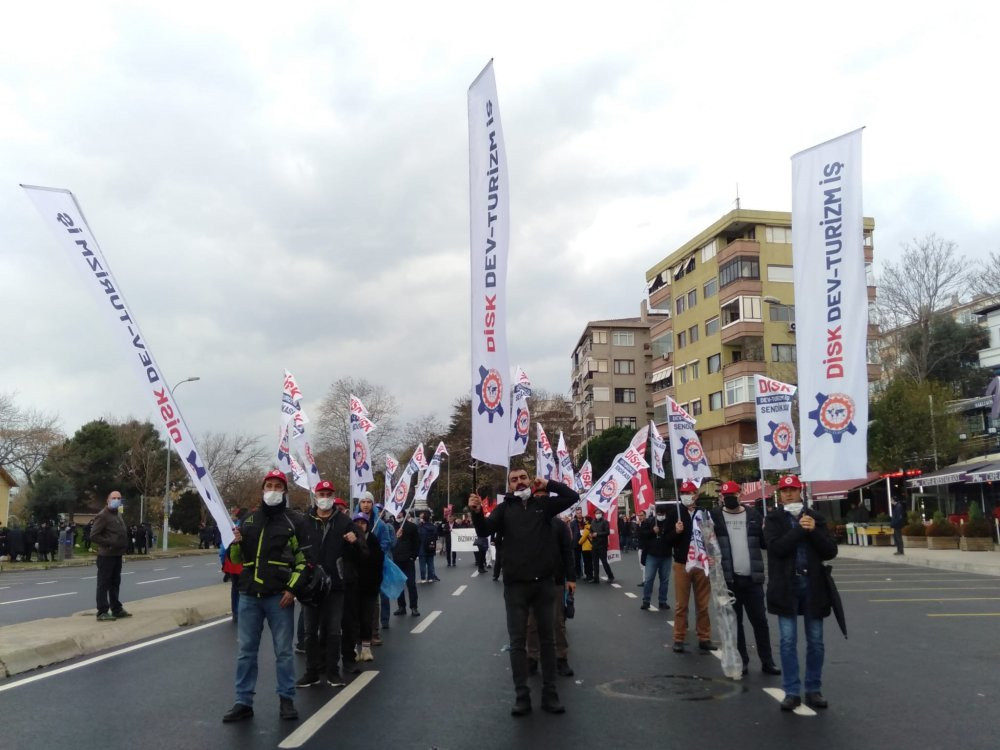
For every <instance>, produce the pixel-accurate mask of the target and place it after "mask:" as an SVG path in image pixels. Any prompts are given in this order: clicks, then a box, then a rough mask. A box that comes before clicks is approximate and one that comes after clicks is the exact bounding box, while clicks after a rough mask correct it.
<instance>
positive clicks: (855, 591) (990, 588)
mask: <svg viewBox="0 0 1000 750" xmlns="http://www.w3.org/2000/svg"><path fill="white" fill-rule="evenodd" d="M998 588H1000V585H997V586H915V587H913V588H908V589H899V588H892V589H840V593H841V594H844V593H851V594H867V593H871V592H873V591H996V590H997V589H998Z"/></svg>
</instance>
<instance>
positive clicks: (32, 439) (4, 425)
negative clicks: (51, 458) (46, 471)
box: [0, 393, 66, 487]
mask: <svg viewBox="0 0 1000 750" xmlns="http://www.w3.org/2000/svg"><path fill="white" fill-rule="evenodd" d="M65 439H66V436H65V435H64V434H63V433H62V431H61V430H60V429H59V417H58V416H56V415H55V414H45V413H43V412H40V411H38V410H36V409H22V408H20V407H19V406H18V405H17V403H16V401H15V400H14V397H13V395H11V394H6V393H0V466H7V467H10V468H12V469H14V470H15V472H17V473H19V474H20V475H21V476H23V477H24V479H25V481H26V482H27V484H28V486H29V487H30V486H33V484H34V482H33V476H34V474H35V472H36V471H37V470H38V468H39V467H40V466H41V465H42V462H43V461H44V460H45V458H46V456H48V455H49V451H51V450H52V448H53V447H55V446H56V445H59V444H60V443H62V442H63V441H64V440H65Z"/></svg>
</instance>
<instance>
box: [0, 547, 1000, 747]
mask: <svg viewBox="0 0 1000 750" xmlns="http://www.w3.org/2000/svg"><path fill="white" fill-rule="evenodd" d="M835 563H836V561H835ZM461 565H462V567H459V568H456V569H450V568H439V570H438V575H439V576H440V577H441V578H442V579H443V581H442V582H441V583H436V584H429V585H419V592H420V610H421V612H422V614H423V616H422V617H420V618H414V617H411V616H410V615H406V616H405V617H393V618H392V627H391V629H390V630H388V631H387V632H386V634H385V641H386V644H385V646H383V647H381V648H377V649H376V650H375V654H376V661H375V662H373V663H372V664H371V665H369V670H370V672H372V673H374V672H377V674H372V675H371V676H367V675H366V676H363V679H362V680H359V681H356V682H355V683H354V684H352V686H349V687H348V688H345V689H342V690H335V689H331V688H318V687H316V688H309V689H307V690H300V691H299V693H298V696H297V698H296V704H297V706H298V708H299V711H300V713H301V715H302V719H301V720H300V721H299V722H282V721H280V720H279V719H278V717H277V699H276V696H275V694H274V692H273V691H274V670H273V659H272V657H271V655H270V653H271V652H270V646H269V639H268V638H267V635H266V633H265V637H264V641H263V646H262V649H261V671H260V679H259V682H258V685H257V688H258V689H257V697H256V702H255V711H256V716H255V718H254V719H253V720H252V721H249V722H244V723H241V724H237V725H224V724H222V723H221V721H220V719H221V716H222V714H223V713H224V712H225V710H226V709H228V708H229V706H230V705H231V704H232V700H233V698H232V679H233V671H234V656H235V638H234V629H233V626H232V625H231V624H230V623H229V622H228V621H221V622H219V623H217V624H212V625H208V626H203V627H202V628H201V629H192V630H190V631H179V635H178V636H177V637H174V638H172V639H170V640H166V641H164V640H156V641H153V642H151V645H149V646H148V647H145V648H140V649H135V650H132V651H129V652H128V653H123V654H119V655H109V656H108V657H107V658H102V659H100V660H97V661H94V662H92V663H87V662H86V661H84V662H82V663H83V666H80V667H79V668H76V669H70V670H69V671H64V672H59V671H58V670H50V671H48V672H42V673H39V674H37V675H32V676H30V677H28V678H24V677H23V676H22V678H20V679H14V680H8V681H6V682H4V683H0V705H2V706H3V711H2V715H3V723H4V733H3V734H4V736H6V737H32V739H33V741H34V742H36V743H40V745H41V746H74V747H101V746H104V747H126V746H130V745H132V744H134V743H135V742H136V741H137V732H140V733H141V744H142V745H143V747H144V748H171V749H173V748H188V747H191V746H192V743H197V745H198V746H204V747H236V746H239V747H240V748H241V749H242V750H250V749H251V748H273V747H275V746H277V745H279V743H283V746H286V747H291V746H300V747H304V748H310V749H315V750H319V749H320V748H329V747H337V748H370V747H373V746H374V747H392V748H439V749H442V750H443V749H445V748H476V749H481V748H487V749H488V748H510V747H522V748H546V749H547V750H548V749H552V748H562V747H594V746H597V745H599V746H601V747H604V748H608V749H609V750H610V749H611V748H617V747H626V746H635V747H666V746H676V745H679V744H681V743H690V744H692V745H695V744H697V745H698V746H700V747H703V748H716V747H718V748H729V747H740V748H751V749H756V748H760V749H761V750H765V748H766V750H774V748H775V747H786V746H787V747H828V748H856V747H879V746H881V747H905V746H909V745H916V744H917V743H919V746H921V747H927V748H937V747H947V746H952V745H956V744H957V743H960V746H961V747H963V748H996V747H997V746H998V742H997V736H996V734H995V731H996V730H995V721H994V720H993V716H994V712H995V706H996V703H997V700H998V698H1000V677H998V672H997V666H998V661H1000V660H998V656H1000V653H998V651H1000V648H998V646H997V641H996V639H995V638H993V637H991V636H990V633H992V632H994V630H995V625H994V623H997V622H1000V621H998V620H997V619H996V618H997V617H1000V578H991V577H986V576H974V575H970V574H962V573H948V572H941V571H934V570H928V569H926V568H911V567H907V566H895V565H888V564H876V563H859V562H854V561H845V562H843V563H836V564H835V575H836V577H837V579H838V582H839V586H840V589H841V593H842V595H843V598H844V602H845V607H846V609H847V617H848V625H849V633H850V640H844V638H843V637H842V636H841V635H840V634H839V632H838V631H837V628H836V624H835V623H834V622H833V621H832V620H828V621H827V624H826V668H825V670H824V694H825V695H826V696H827V698H828V699H829V700H830V708H829V709H828V710H826V711H823V712H819V713H818V714H817V713H813V714H812V715H795V714H784V713H781V712H780V711H779V710H778V702H777V701H778V699H780V690H778V691H776V692H777V693H779V695H778V696H777V698H776V697H772V695H770V694H768V693H767V692H765V688H771V689H775V688H779V687H780V684H781V683H780V678H777V677H767V676H765V675H763V674H761V673H760V671H759V669H758V668H757V664H758V662H757V660H756V659H755V658H754V659H753V661H752V669H751V672H750V675H749V676H748V677H747V678H746V679H744V680H743V681H742V682H731V681H729V680H726V679H725V678H724V677H723V676H722V673H721V668H720V663H719V661H718V659H716V658H714V657H713V656H709V655H701V654H684V655H678V654H674V653H673V652H671V651H670V649H669V645H670V640H671V637H670V630H669V625H668V623H669V621H670V620H671V612H670V611H668V612H643V611H640V610H639V601H640V600H639V599H638V598H635V599H633V598H631V597H629V596H628V594H630V593H631V594H636V593H638V591H639V590H638V588H637V587H636V586H635V585H634V584H635V583H636V581H637V580H638V568H637V566H636V564H635V556H634V555H626V557H625V560H624V561H623V562H621V563H618V564H616V565H615V566H614V567H615V569H616V571H617V575H618V583H619V584H620V588H614V587H611V586H608V585H606V584H605V585H601V586H590V585H585V584H584V585H581V587H580V590H579V593H578V596H577V617H576V619H575V620H573V621H571V624H570V644H571V648H570V663H571V664H572V666H573V668H574V669H575V670H576V675H575V676H574V677H572V678H560V686H561V697H562V700H563V703H564V704H565V705H566V707H567V713H566V714H565V715H563V716H550V715H548V714H544V713H542V712H540V711H538V710H537V708H536V710H535V712H534V713H533V714H532V715H530V716H528V717H526V718H523V719H514V718H512V717H511V716H510V715H509V713H508V711H509V707H510V703H511V701H512V698H513V690H512V687H511V683H510V672H509V668H508V658H507V654H506V653H504V651H503V647H504V645H505V643H506V640H507V638H506V630H505V627H504V616H503V600H502V597H501V592H502V584H500V583H494V582H493V581H492V580H491V579H490V577H489V576H487V577H485V578H484V577H471V573H472V572H473V569H472V568H471V566H468V567H467V563H465V562H463V563H461ZM463 586H464V587H465V588H462V587H463ZM434 613H439V614H434ZM418 625H424V629H423V630H422V632H413V629H414V628H415V626H418ZM771 625H772V628H771V637H772V641H773V642H774V644H775V650H777V626H776V623H775V622H774V618H771ZM800 648H802V645H801V644H800ZM302 659H303V657H301V656H297V657H296V661H297V664H298V666H299V668H300V669H301V668H302V666H303V665H302ZM70 666H72V665H70ZM46 675H51V676H46ZM533 679H534V680H535V682H534V683H533V685H534V688H535V696H534V697H535V700H536V702H537V700H538V689H539V688H540V683H539V682H538V678H533ZM28 680H33V681H28ZM341 704H342V705H341ZM39 706H48V707H54V706H59V707H60V709H59V710H60V711H61V712H64V713H63V715H64V716H65V717H66V720H65V721H44V720H41V719H42V716H43V714H42V713H40V710H39V708H38V707H39ZM338 707H339V712H337V713H335V714H333V715H332V717H331V716H330V715H329V714H331V713H332V712H333V710H334V709H335V708H338ZM50 710H51V709H46V711H45V714H44V715H48V711H50ZM310 717H312V718H311V719H310ZM296 731H298V733H299V734H295V732H296ZM310 731H311V732H312V733H311V734H310ZM305 735H309V736H305Z"/></svg>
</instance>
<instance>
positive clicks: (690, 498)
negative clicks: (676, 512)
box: [681, 495, 694, 508]
mask: <svg viewBox="0 0 1000 750" xmlns="http://www.w3.org/2000/svg"><path fill="white" fill-rule="evenodd" d="M681 502H682V503H683V504H684V507H685V508H690V507H691V506H692V505H694V495H681Z"/></svg>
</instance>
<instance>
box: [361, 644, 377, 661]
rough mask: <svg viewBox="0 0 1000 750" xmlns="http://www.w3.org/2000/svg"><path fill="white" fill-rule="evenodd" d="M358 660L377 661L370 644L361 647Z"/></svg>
mask: <svg viewBox="0 0 1000 750" xmlns="http://www.w3.org/2000/svg"><path fill="white" fill-rule="evenodd" d="M358 661H375V655H374V654H373V653H372V650H371V647H370V646H362V647H361V655H360V656H359V657H358Z"/></svg>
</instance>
